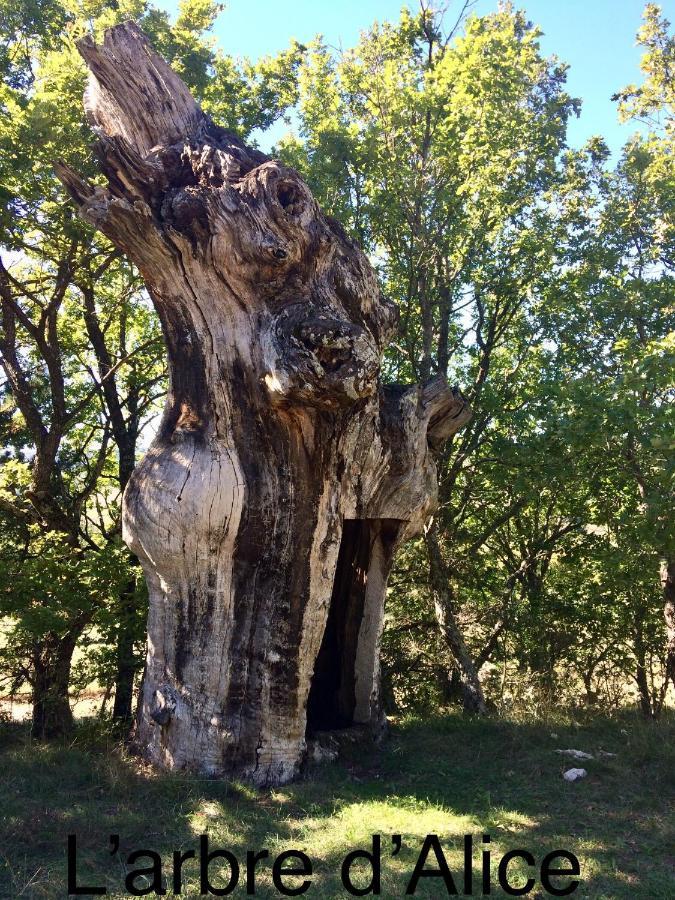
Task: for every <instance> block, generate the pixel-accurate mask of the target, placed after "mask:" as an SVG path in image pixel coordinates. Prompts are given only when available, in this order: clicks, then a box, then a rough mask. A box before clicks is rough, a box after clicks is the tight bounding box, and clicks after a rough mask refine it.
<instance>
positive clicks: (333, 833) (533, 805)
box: [0, 714, 675, 900]
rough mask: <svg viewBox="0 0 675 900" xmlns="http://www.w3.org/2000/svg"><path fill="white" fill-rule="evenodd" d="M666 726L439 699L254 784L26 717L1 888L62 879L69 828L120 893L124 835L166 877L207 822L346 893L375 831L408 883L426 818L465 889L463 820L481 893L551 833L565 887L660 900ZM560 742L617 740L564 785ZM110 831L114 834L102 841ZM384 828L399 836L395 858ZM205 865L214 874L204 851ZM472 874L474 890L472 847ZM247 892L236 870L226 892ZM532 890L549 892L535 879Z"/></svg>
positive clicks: (15, 764)
mask: <svg viewBox="0 0 675 900" xmlns="http://www.w3.org/2000/svg"><path fill="white" fill-rule="evenodd" d="M552 734H555V735H556V736H555V737H553V736H552ZM674 738H675V722H674V720H673V717H672V716H668V717H666V718H665V719H664V721H662V722H661V723H659V724H657V725H647V724H645V723H643V722H641V721H639V720H638V719H637V718H635V717H632V716H628V715H626V716H622V717H620V718H617V719H613V720H608V719H605V718H600V717H598V718H593V719H590V720H589V721H587V722H584V723H582V724H580V725H575V724H570V723H569V722H568V723H566V724H557V725H542V724H532V723H513V722H508V721H502V720H496V719H493V720H487V721H471V720H466V719H464V718H462V717H461V716H458V715H453V714H449V715H447V716H443V717H439V718H437V719H433V720H431V721H429V720H427V721H408V722H405V723H402V724H400V725H398V726H397V727H395V728H394V729H393V730H392V735H391V738H390V740H389V741H388V743H387V744H386V745H385V747H384V748H383V749H382V750H381V751H369V752H364V751H363V750H362V749H361V750H354V751H353V756H352V757H351V758H349V757H347V758H345V759H343V760H342V761H341V762H340V763H338V764H335V765H333V766H325V767H321V768H318V769H316V770H314V771H313V772H312V773H310V775H309V776H308V777H307V778H305V779H304V780H302V781H300V782H298V783H296V784H293V785H287V786H285V787H284V788H280V789H277V790H274V791H265V792H255V791H253V790H252V789H250V788H248V787H247V786H245V785H239V784H231V783H224V782H219V781H214V780H205V779H200V778H191V777H188V776H181V775H176V776H167V775H161V776H160V775H156V774H154V773H152V772H151V771H150V770H148V769H146V768H145V767H143V766H141V765H139V764H138V762H137V761H136V760H133V759H130V758H128V757H126V756H125V755H124V753H123V752H122V750H121V749H120V746H119V744H117V743H115V742H114V741H113V740H112V739H111V738H109V737H106V736H105V735H103V736H100V735H98V736H97V735H96V734H95V733H93V732H92V729H91V727H88V728H87V727H83V728H82V729H80V731H79V732H78V734H77V736H76V738H75V740H74V742H73V743H71V744H70V745H68V746H66V745H56V746H47V747H45V746H40V745H36V744H33V743H31V742H30V740H29V739H28V736H27V732H26V730H25V728H23V727H20V726H3V728H2V731H1V732H0V773H1V774H0V780H1V781H2V810H1V813H0V840H1V843H0V854H2V857H4V860H6V865H5V866H4V867H3V868H2V869H1V870H0V896H2V897H8V898H9V897H11V898H14V897H28V898H31V897H34V898H43V897H45V898H51V897H65V896H67V894H66V840H67V835H68V834H70V833H74V834H76V835H77V843H78V878H79V880H80V883H85V884H99V885H105V887H106V888H107V892H108V894H107V895H108V896H109V897H117V898H121V897H127V896H130V895H129V894H128V893H126V891H125V888H124V878H125V867H124V863H125V860H126V857H127V855H128V853H129V852H131V851H132V850H135V849H138V848H142V847H145V848H152V849H155V850H157V851H158V852H159V853H160V854H161V855H162V858H163V860H164V863H165V868H164V874H165V875H166V876H167V877H168V882H169V888H170V885H171V869H170V860H171V854H172V851H173V850H186V849H197V847H198V836H199V835H200V834H208V835H209V840H210V844H211V846H212V847H213V848H215V847H223V848H227V849H229V850H230V851H232V852H233V853H234V854H235V856H236V857H237V859H239V861H240V862H241V863H242V870H243V864H244V862H245V857H246V851H247V850H260V849H263V848H265V849H267V850H269V852H270V856H271V857H272V858H273V857H274V856H276V855H277V854H278V853H279V852H281V851H282V850H285V849H291V848H292V849H299V850H303V851H304V852H306V853H307V854H308V855H309V857H310V858H311V859H312V861H313V863H314V875H313V877H312V887H311V888H310V890H309V891H308V892H307V894H306V895H305V896H309V897H317V898H318V897H321V898H338V897H340V898H341V897H346V896H348V894H347V893H346V891H345V890H344V888H343V887H342V886H341V883H340V877H339V873H340V866H341V862H342V859H343V858H344V855H345V854H346V853H347V852H348V851H349V850H351V849H354V848H361V847H362V848H368V847H369V846H370V843H371V835H372V834H373V833H379V834H381V835H382V846H383V862H382V893H381V896H383V897H392V898H393V897H403V896H404V895H405V889H406V885H407V882H408V878H409V876H410V873H411V871H412V869H413V867H414V864H415V860H416V858H417V854H418V851H419V848H420V846H421V843H422V840H423V837H424V835H426V834H428V833H438V834H439V836H440V838H441V841H442V843H443V847H444V849H445V850H446V855H447V858H448V862H449V864H450V867H451V869H452V871H453V872H454V873H455V876H456V877H455V880H456V883H457V887H458V890H459V892H460V895H461V892H462V875H461V870H462V837H463V835H464V834H469V833H471V834H473V835H474V841H475V843H476V844H477V845H478V844H480V841H481V837H480V836H481V835H482V834H489V835H490V836H491V844H490V847H491V850H492V860H493V866H492V869H493V879H492V880H493V885H495V887H494V888H493V894H492V895H493V896H504V895H503V894H500V891H499V889H498V888H497V887H496V882H497V880H496V874H495V872H496V864H497V862H498V860H499V858H500V857H501V855H502V854H503V853H504V852H506V851H507V850H510V849H514V848H518V847H522V848H525V849H527V850H529V851H530V852H531V853H533V855H534V856H535V859H536V860H537V862H538V863H539V862H540V861H541V859H542V858H543V856H544V855H545V854H546V853H547V852H549V851H551V850H554V849H561V848H562V849H567V850H570V851H572V852H573V853H575V855H576V856H577V857H578V858H579V859H580V861H581V866H582V883H581V885H580V886H579V888H578V890H577V891H576V892H575V896H578V897H589V898H591V897H592V898H622V897H625V898H640V897H644V898H650V900H651V898H660V897H662V898H664V900H665V898H672V897H675V873H674V871H673V862H674V860H673V856H674V855H675V853H674V851H673V847H674V846H675V840H674V837H675V833H674V830H673V810H672V807H671V808H669V800H672V799H673V796H674V795H675V791H674V787H675V781H674V776H673V773H674V772H675V740H673V739H674ZM565 747H574V748H577V749H582V750H586V751H588V752H591V753H596V752H597V750H599V749H603V750H606V751H610V752H613V753H616V754H617V756H616V758H610V759H606V760H597V759H596V760H593V761H591V762H589V763H584V766H585V767H586V768H587V769H588V772H589V775H588V777H587V778H586V779H584V780H583V781H581V782H578V783H575V784H568V783H567V782H565V781H564V780H563V779H562V777H561V776H562V771H563V770H564V769H565V768H568V767H569V765H570V764H569V763H567V764H566V763H565V761H564V759H563V758H562V757H560V756H559V755H557V754H556V753H554V750H555V749H556V748H565ZM111 834H118V835H119V836H120V848H119V852H118V853H116V854H114V855H111V854H110V852H109V851H110V849H111V848H110V843H109V835H111ZM392 834H401V835H402V836H403V849H402V851H401V852H400V853H399V854H398V855H396V856H395V857H392V855H391V850H392V845H391V835H392ZM476 859H478V854H476ZM4 860H2V859H1V858H0V861H4ZM432 862H433V857H431V858H430V864H431V863H432ZM145 864H146V861H141V862H139V865H145ZM212 871H213V873H214V882H215V880H216V879H215V875H216V873H217V866H216V864H215V863H214V865H213V867H212ZM510 872H512V881H513V882H514V883H518V878H519V877H520V878H521V879H522V880H521V881H520V883H522V882H523V881H524V879H525V877H526V875H527V874H528V873H526V870H525V869H522V868H521V869H520V870H519V869H518V865H517V864H515V863H514V865H513V867H512V869H510ZM531 874H533V875H534V874H536V872H532V873H531ZM184 876H185V877H184V881H183V885H184V886H183V894H182V896H186V897H198V896H199V895H200V894H199V877H198V868H197V866H196V865H195V864H194V863H189V864H186V866H185V868H184ZM361 877H362V878H363V875H362V876H361ZM300 880H302V879H300ZM367 880H368V879H367V878H366V882H367ZM226 881H227V877H226V878H225V882H226ZM355 881H358V876H357V875H355ZM361 883H365V882H363V881H362V882H361ZM475 884H476V888H475V893H476V894H477V895H478V894H479V890H480V888H479V885H480V877H479V872H478V864H477V863H476V879H475ZM136 885H137V886H138V887H142V886H143V882H142V880H141V879H139V880H138V881H137V882H136ZM168 894H169V896H171V891H170V889H169V891H168ZM245 895H246V887H245V877H244V875H243V873H242V877H241V878H240V882H239V887H238V888H237V889H236V891H235V896H245ZM151 896H152V895H151ZM256 896H259V897H278V896H280V894H279V893H278V892H277V891H276V890H275V889H274V887H273V885H272V881H271V877H270V867H269V865H268V864H267V863H261V864H259V866H258V876H257V879H256ZM416 896H419V897H443V896H447V892H446V890H445V887H444V886H443V884H442V882H441V881H440V879H424V880H423V881H421V882H420V887H419V889H418V891H417V892H416ZM530 896H539V897H544V896H547V895H546V894H545V892H543V891H542V889H541V887H540V885H539V884H537V886H536V887H535V889H534V890H533V892H532V893H531V895H530Z"/></svg>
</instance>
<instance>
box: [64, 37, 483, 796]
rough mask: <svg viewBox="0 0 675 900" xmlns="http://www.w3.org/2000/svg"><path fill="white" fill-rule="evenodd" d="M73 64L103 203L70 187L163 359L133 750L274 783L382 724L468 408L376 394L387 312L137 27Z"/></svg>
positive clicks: (139, 507)
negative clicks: (401, 631) (315, 746)
mask: <svg viewBox="0 0 675 900" xmlns="http://www.w3.org/2000/svg"><path fill="white" fill-rule="evenodd" d="M80 51H81V53H82V56H83V57H84V59H85V60H86V62H87V64H88V66H89V68H90V71H91V75H90V81H89V87H88V89H87V93H86V96H85V107H86V111H87V114H88V117H89V119H90V122H91V123H92V125H93V126H94V127H95V128H96V130H97V132H98V135H99V143H98V147H97V152H98V157H99V160H100V166H101V170H102V171H103V172H104V173H105V175H106V176H107V178H108V182H109V186H108V188H107V189H102V188H100V187H93V186H91V185H89V184H88V183H86V182H84V181H83V180H82V179H80V178H79V177H78V176H77V175H76V174H75V173H74V172H73V171H72V170H70V169H68V168H67V167H65V166H62V165H60V166H58V169H57V171H58V175H59V177H60V178H61V180H62V181H63V183H64V184H65V185H66V187H67V188H68V190H69V191H70V193H71V195H72V197H73V198H74V199H75V201H76V202H77V204H78V206H79V209H80V212H81V214H82V215H83V216H84V217H85V218H86V219H87V220H88V221H90V222H92V223H93V224H94V225H96V227H98V228H99V229H100V230H101V231H102V232H104V234H106V235H107V236H108V237H109V238H110V240H111V241H112V242H113V243H114V244H115V245H117V246H118V247H120V248H121V249H122V250H123V251H124V252H125V253H126V254H128V256H129V258H130V259H131V260H133V262H134V263H135V264H136V265H137V266H138V267H139V269H140V271H141V272H142V274H143V277H144V278H145V281H146V284H147V287H148V291H149V292H150V296H151V297H152V300H153V302H154V305H155V307H156V309H157V312H158V314H159V316H160V319H161V322H162V325H163V329H164V335H165V339H166V345H167V351H168V357H169V371H170V389H169V395H168V400H167V404H166V409H165V411H164V416H163V419H162V422H161V426H160V428H159V431H158V434H157V437H156V439H155V440H154V442H153V444H152V446H151V448H150V450H149V452H148V454H147V455H146V457H145V458H144V459H143V460H142V462H141V463H140V464H139V465H138V467H137V468H136V470H135V472H134V474H133V476H132V478H131V481H130V483H129V485H128V487H127V490H126V492H125V496H124V536H125V539H126V541H127V542H128V544H129V546H130V547H131V548H132V549H133V551H134V552H135V553H136V554H137V555H138V557H139V559H140V560H141V563H142V565H143V569H144V571H145V575H146V578H147V582H148V587H149V592H150V613H149V619H148V652H147V663H146V673H145V678H144V681H143V696H142V698H141V704H140V712H139V721H138V738H139V741H140V743H141V745H142V746H143V748H144V750H145V752H146V755H147V757H148V758H149V759H150V760H152V761H153V762H155V763H156V764H158V765H160V766H163V767H165V768H170V769H174V768H186V769H191V770H196V771H199V772H202V773H208V774H215V775H237V776H239V777H245V778H248V779H251V780H253V781H254V782H255V783H257V784H272V783H280V782H284V781H287V780H288V779H290V778H292V777H293V775H294V774H295V773H296V771H297V768H298V765H299V764H300V762H301V760H302V757H303V753H304V751H305V740H306V735H307V733H308V731H309V732H311V731H312V730H313V729H322V728H335V727H344V726H345V725H349V724H352V723H360V724H364V723H365V724H370V725H372V726H373V728H374V729H375V730H377V729H378V728H379V727H380V726H381V722H382V712H381V708H380V703H379V698H378V688H379V667H378V653H379V640H380V634H381V629H382V612H383V603H384V594H385V586H386V581H387V574H388V572H389V568H390V565H391V560H392V557H393V554H394V551H395V549H396V547H397V546H398V544H400V542H401V541H402V540H405V539H406V538H408V537H410V536H411V535H414V534H415V533H418V532H419V530H420V528H421V527H422V525H423V523H424V521H425V520H426V519H427V517H428V516H429V514H430V513H431V512H432V510H433V508H434V504H435V501H436V485H437V478H436V468H435V464H434V460H433V457H432V454H431V452H430V444H431V445H433V446H434V447H437V446H439V445H440V444H441V443H442V442H443V441H444V440H445V439H447V438H448V437H449V436H450V435H451V434H453V433H454V432H455V431H456V430H457V429H458V428H459V427H461V425H462V424H463V423H464V422H465V421H466V420H467V418H468V415H469V411H468V409H467V407H466V404H465V403H464V401H463V400H462V398H461V396H460V395H459V394H458V393H457V392H455V391H453V390H451V389H450V388H448V386H447V384H446V383H445V381H444V380H443V379H440V378H439V379H436V380H434V381H432V382H431V383H429V384H427V385H425V386H423V387H421V386H412V387H407V388H403V387H399V386H383V385H382V384H381V383H380V380H379V367H380V357H381V353H382V350H383V348H384V346H385V344H386V342H387V340H388V338H389V336H390V335H391V333H392V331H393V329H394V328H395V325H396V319H397V316H396V309H395V307H394V306H393V305H392V304H391V303H390V302H388V301H387V300H385V299H384V298H383V297H382V296H381V294H380V291H379V288H378V284H377V280H376V278H375V274H374V272H373V270H372V268H371V266H370V264H369V262H368V260H367V259H366V257H365V256H364V254H363V253H362V252H361V251H360V250H359V248H358V247H357V246H356V245H355V244H354V242H353V241H352V240H350V238H349V237H348V236H347V235H346V234H345V232H344V231H343V229H342V228H341V227H340V225H339V224H337V223H336V222H335V221H333V220H332V219H330V218H329V217H328V216H326V215H324V214H323V213H322V212H321V210H320V209H319V208H318V206H317V204H316V202H315V200H314V198H313V197H312V195H311V193H310V191H309V189H308V187H307V185H306V184H305V183H304V182H303V180H302V179H301V178H300V177H299V175H298V174H297V173H296V172H294V171H293V170H291V169H288V168H286V167H284V166H283V165H281V164H280V163H278V162H276V161H274V160H271V159H268V158H267V157H266V156H264V155H263V154H262V153H260V152H258V151H257V150H253V149H251V148H248V147H246V146H245V145H244V144H243V143H242V142H241V141H240V140H239V139H238V138H237V137H236V136H235V135H233V134H232V133H230V132H228V131H226V130H224V129H222V128H220V127H219V126H217V125H216V124H214V123H213V122H212V121H211V120H210V119H209V118H208V116H206V115H205V114H204V113H203V112H202V111H201V110H200V108H199V107H198V106H197V104H196V103H195V102H194V100H193V99H192V97H191V96H190V94H189V92H188V90H187V88H186V87H185V85H184V84H183V83H182V82H181V81H180V79H179V78H178V76H177V75H176V74H175V73H173V72H172V71H171V69H170V68H169V67H168V66H167V65H166V63H164V61H163V60H162V59H160V58H159V57H158V56H157V55H156V54H155V53H154V52H153V51H152V49H151V48H150V46H149V44H148V42H147V40H146V38H145V37H144V35H143V34H142V32H141V31H140V30H139V29H138V28H137V26H135V25H134V24H133V23H125V24H122V25H118V26H116V27H114V28H111V29H109V30H108V31H107V32H106V35H105V39H104V41H103V44H102V45H101V46H96V45H95V44H94V43H93V42H92V41H91V40H90V39H85V40H84V41H82V42H81V44H80ZM315 670H316V676H315V677H314V678H313V676H314V673H315ZM310 692H311V697H310ZM308 709H309V721H308V715H307V711H308Z"/></svg>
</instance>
